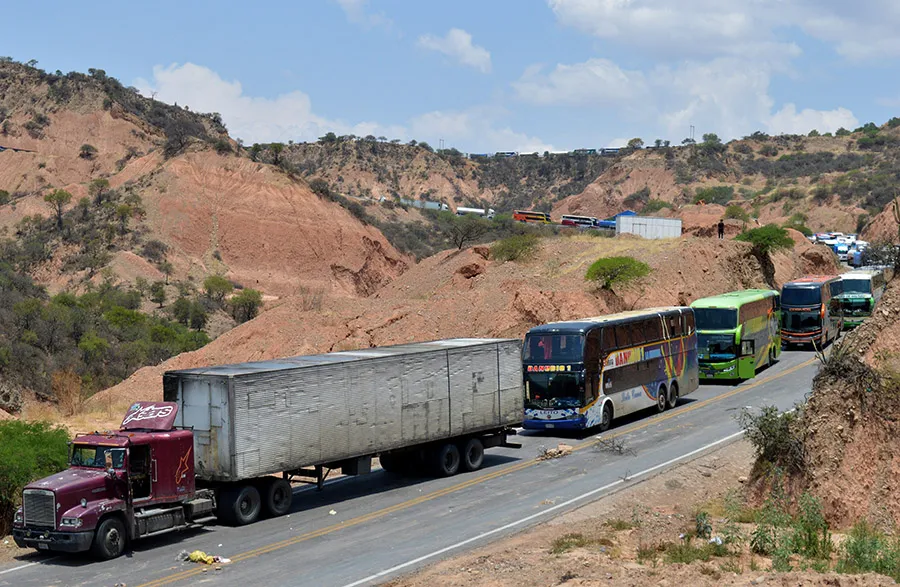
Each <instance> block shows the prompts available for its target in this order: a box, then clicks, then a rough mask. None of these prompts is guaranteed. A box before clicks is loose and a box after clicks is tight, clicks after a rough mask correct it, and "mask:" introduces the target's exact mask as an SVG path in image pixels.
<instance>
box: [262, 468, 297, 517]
mask: <svg viewBox="0 0 900 587" xmlns="http://www.w3.org/2000/svg"><path fill="white" fill-rule="evenodd" d="M261 489H262V499H263V505H264V506H265V509H266V514H267V515H269V516H271V517H273V518H275V517H278V516H283V515H285V514H286V513H288V512H289V511H290V510H291V501H293V499H294V493H293V490H292V489H291V484H290V483H288V482H287V481H285V480H284V479H279V478H277V477H272V478H271V480H269V479H267V480H266V482H265V483H264V484H263V486H262V488H261Z"/></svg>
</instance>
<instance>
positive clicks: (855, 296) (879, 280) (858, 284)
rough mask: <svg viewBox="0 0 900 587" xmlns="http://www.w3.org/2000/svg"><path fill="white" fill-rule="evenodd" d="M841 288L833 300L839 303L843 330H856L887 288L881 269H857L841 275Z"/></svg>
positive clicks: (869, 314)
mask: <svg viewBox="0 0 900 587" xmlns="http://www.w3.org/2000/svg"><path fill="white" fill-rule="evenodd" d="M841 282H842V284H843V288H842V291H841V294H840V295H838V296H835V299H836V300H838V301H840V303H841V314H842V316H843V318H844V324H843V327H844V330H850V329H851V328H856V327H857V326H859V325H860V324H862V323H863V320H865V319H866V318H868V317H869V316H871V315H872V310H873V309H874V308H875V304H876V303H878V300H879V299H881V294H883V293H884V290H885V288H886V287H887V280H886V279H885V274H884V271H883V270H881V269H877V268H876V269H857V270H855V271H850V272H848V273H844V274H843V275H841Z"/></svg>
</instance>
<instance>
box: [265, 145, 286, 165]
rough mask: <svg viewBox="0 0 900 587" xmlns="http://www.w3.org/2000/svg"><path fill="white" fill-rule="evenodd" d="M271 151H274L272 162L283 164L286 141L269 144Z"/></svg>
mask: <svg viewBox="0 0 900 587" xmlns="http://www.w3.org/2000/svg"><path fill="white" fill-rule="evenodd" d="M269 151H270V152H271V153H272V164H273V165H280V164H281V153H282V152H284V143H272V144H271V145H269Z"/></svg>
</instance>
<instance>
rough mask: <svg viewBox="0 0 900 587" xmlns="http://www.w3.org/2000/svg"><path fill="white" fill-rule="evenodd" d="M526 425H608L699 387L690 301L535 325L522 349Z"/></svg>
mask: <svg viewBox="0 0 900 587" xmlns="http://www.w3.org/2000/svg"><path fill="white" fill-rule="evenodd" d="M522 368H523V376H524V380H525V418H524V422H523V426H524V427H525V428H527V429H532V430H546V429H552V428H560V429H579V430H583V429H586V428H594V427H597V428H598V429H599V430H600V431H603V430H606V429H608V428H609V426H610V424H611V423H612V420H613V419H614V418H618V417H620V416H625V415H627V414H631V413H633V412H636V411H638V410H642V409H644V408H649V407H653V406H656V409H657V410H658V411H660V412H662V411H664V410H665V409H666V408H673V407H675V405H676V403H677V402H678V398H679V397H682V396H685V395H687V394H689V393H691V392H693V391H694V390H696V389H697V386H698V385H699V381H700V379H699V368H698V364H697V332H696V329H695V326H694V312H693V310H691V308H687V307H667V308H651V309H647V310H636V311H631V312H622V313H620V314H610V315H607V316H600V317H596V318H585V319H583V320H573V321H569V322H554V323H551V324H544V325H542V326H536V327H535V328H532V329H531V330H530V331H529V332H528V334H527V335H526V336H525V345H524V348H523V350H522Z"/></svg>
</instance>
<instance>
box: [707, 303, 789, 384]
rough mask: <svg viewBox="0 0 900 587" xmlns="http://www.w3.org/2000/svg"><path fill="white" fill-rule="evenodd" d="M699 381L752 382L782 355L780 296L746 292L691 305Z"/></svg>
mask: <svg viewBox="0 0 900 587" xmlns="http://www.w3.org/2000/svg"><path fill="white" fill-rule="evenodd" d="M691 308H693V310H694V320H695V321H696V323H697V355H698V362H699V363H700V379H752V378H753V377H755V376H756V370H757V369H758V368H760V367H762V366H763V365H771V364H773V363H774V362H775V361H776V360H777V359H778V357H779V355H781V330H780V329H781V296H780V295H779V294H778V292H777V291H774V290H771V289H745V290H743V291H733V292H729V293H724V294H721V295H717V296H711V297H708V298H701V299H699V300H697V301H695V302H694V303H692V304H691Z"/></svg>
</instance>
